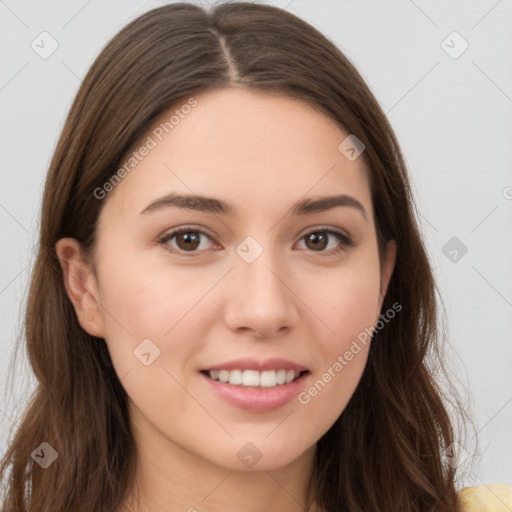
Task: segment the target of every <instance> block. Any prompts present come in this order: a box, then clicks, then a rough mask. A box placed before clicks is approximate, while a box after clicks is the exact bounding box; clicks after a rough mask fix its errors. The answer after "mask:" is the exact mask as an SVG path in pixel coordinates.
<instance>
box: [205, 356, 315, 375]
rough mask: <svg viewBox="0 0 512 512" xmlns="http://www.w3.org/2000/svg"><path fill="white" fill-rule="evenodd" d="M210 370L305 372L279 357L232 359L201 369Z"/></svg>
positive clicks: (302, 367)
mask: <svg viewBox="0 0 512 512" xmlns="http://www.w3.org/2000/svg"><path fill="white" fill-rule="evenodd" d="M212 370H258V371H260V372H261V371H265V370H295V371H296V372H303V371H307V368H306V367H305V366H302V365H300V364H297V363H294V362H293V361H289V360H287V359H281V358H279V357H272V358H269V359H259V360H258V359H250V358H245V359H233V360H231V361H226V362H225V363H220V364H215V365H212V366H209V367H208V368H203V371H212Z"/></svg>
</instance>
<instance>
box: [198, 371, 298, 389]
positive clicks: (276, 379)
mask: <svg viewBox="0 0 512 512" xmlns="http://www.w3.org/2000/svg"><path fill="white" fill-rule="evenodd" d="M208 374H209V376H210V378H212V379H213V380H218V381H220V382H224V383H226V382H229V383H230V384H231V385H233V386H250V387H260V386H261V387H264V388H274V387H276V386H282V385H283V384H289V383H290V382H292V381H294V380H295V379H296V378H298V377H299V375H300V372H296V371H295V370H265V371H263V372H259V371H258V370H231V371H230V370H211V371H209V372H208Z"/></svg>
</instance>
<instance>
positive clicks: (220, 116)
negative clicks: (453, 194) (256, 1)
mask: <svg viewBox="0 0 512 512" xmlns="http://www.w3.org/2000/svg"><path fill="white" fill-rule="evenodd" d="M195 100H196V101H197V104H195V106H194V107H193V108H183V109H181V110H180V107H179V106H178V107H175V108H173V109H172V111H169V112H168V113H166V115H165V116H163V117H162V119H160V120H159V121H158V122H157V123H156V124H155V129H152V131H151V132H149V133H148V134H147V135H146V136H145V137H143V138H142V139H141V146H140V147H142V146H143V145H146V148H147V150H140V151H138V157H136V158H137V163H136V164H135V163H134V162H135V160H134V161H132V164H133V165H132V167H130V166H126V169H130V171H129V172H126V175H125V177H124V178H123V179H122V180H121V181H120V183H118V184H117V185H116V186H115V187H114V188H113V190H111V191H110V192H107V194H106V197H105V198H104V199H98V200H103V201H104V202H105V204H104V205H103V208H102V211H101V215H100V218H99V224H98V230H97V245H96V247H95V253H94V261H95V264H96V274H95V275H94V276H91V277H90V280H89V281H88V287H89V291H90V292H91V293H92V295H93V296H94V297H95V299H96V303H97V305H98V306H97V309H96V310H91V311H89V312H88V316H91V317H92V318H93V320H92V321H91V322H87V321H84V320H82V325H84V327H85V328H86V329H87V330H88V331H89V332H90V333H91V334H94V335H96V336H99V337H102V338H104V339H105V341H106V343H107V345H108V349H109V351H110V354H111V357H112V361H113V365H114V368H115V371H116V373H117V375H118V376H119V378H120V381H121V384H122V385H123V387H124V388H125V390H126V392H127V394H128V396H129V398H130V411H131V417H132V421H133V424H134V426H135V430H136V432H137V436H138V439H139V440H144V441H141V442H143V443H145V446H146V447H147V448H148V450H153V456H154V457H165V455H166V454H170V453H173V452H175V450H176V449H180V450H185V452H187V453H188V454H189V455H192V456H196V457H198V458H200V459H202V460H203V461H207V462H210V463H213V464H215V465H218V466H222V467H224V468H228V469H231V470H246V469H251V468H255V469H256V470H260V469H261V470H270V469H275V468H278V467H284V466H285V465H287V464H289V463H291V462H292V461H294V460H296V459H298V458H299V457H300V456H306V455H308V454H309V455H311V454H312V453H313V451H314V445H315V443H316V442H317V441H318V440H319V438H320V437H321V436H322V435H323V434H325V432H326V431H327V430H328V429H329V428H330V427H331V426H332V424H333V423H334V422H335V420H336V419H337V418H338V417H339V416H340V414H341V413H342V412H343V410H344V408H345V407H346V405H347V403H348V401H349V400H350V398H351V396H352V394H353V393H354V391H355V388H356V386H357V384H358V381H359V379H360V377H361V375H362V372H363V369H364V367H365V364H366V361H367V354H368V348H369V344H368V343H366V344H365V343H362V342H361V341H357V340H358V335H359V336H360V335H361V333H364V332H365V329H366V330H368V329H369V328H371V327H373V326H374V325H375V323H376V322H377V320H378V318H379V315H380V313H381V311H380V308H381V304H382V298H383V297H382V295H381V285H382V287H383V288H382V292H383V293H385V290H386V288H387V284H388V280H389V277H390V273H391V271H392V267H393V264H394V255H393V250H391V255H392V257H391V258H390V261H389V264H387V266H384V267H383V268H382V269H381V268H380V264H379V257H378V252H377V240H376V233H375V224H374V220H373V211H372V203H371V198H370V190H369V185H368V181H367V178H366V174H365V169H364V163H363V159H362V158H355V159H354V156H353V155H352V154H353V153H354V152H351V151H348V152H347V151H345V152H342V151H341V150H340V149H339V146H340V143H342V141H344V140H345V139H346V137H347V136H348V133H344V132H343V131H341V130H340V129H339V128H338V127H337V126H335V123H334V122H332V121H331V120H330V119H329V118H326V117H325V116H324V115H323V114H321V113H319V112H318V111H316V110H314V109H312V108H311V107H310V106H308V105H307V104H305V103H303V102H301V101H299V100H296V99H290V98H285V97H276V96H269V95H257V94H255V93H252V92H248V91H246V90H243V89H223V90H216V91H209V92H207V93H205V94H201V95H198V96H196V97H195ZM183 104H186V100H184V102H183ZM176 108H177V109H178V110H179V111H180V113H181V115H180V116H178V117H179V121H178V122H176V119H177V118H175V119H174V124H173V125H172V126H173V127H172V129H170V128H169V126H171V125H170V124H168V125H167V131H168V133H166V130H165V129H163V128H162V125H160V122H162V123H165V122H166V121H169V118H170V117H171V115H172V114H173V113H174V111H175V110H176ZM148 137H149V138H148ZM150 139H151V140H150ZM348 142H349V141H345V142H344V145H342V148H345V149H346V145H347V144H348ZM136 149H137V148H136ZM356 149H357V148H356ZM354 154H355V155H357V153H354ZM347 155H348V156H350V157H351V158H347ZM106 188H107V189H108V185H107V187H106ZM177 196H188V197H189V199H187V200H185V199H179V200H178V199H176V197H177ZM199 196H204V197H208V198H212V199H213V200H214V202H211V203H210V202H208V203H201V201H199ZM337 196H344V198H341V199H340V200H338V201H336V202H335V201H333V202H332V203H331V204H329V203H328V202H325V203H321V204H320V205H319V206H316V207H315V206H314V202H315V201H317V200H318V199H320V198H323V199H325V198H334V197H337ZM172 197H174V199H171V198H172ZM297 204H301V205H302V206H301V207H300V208H295V205H297ZM308 204H309V205H310V206H309V207H308ZM205 205H206V207H205ZM329 206H330V207H329ZM177 229H180V230H181V229H183V230H184V233H182V234H181V235H180V234H173V231H174V230H177ZM336 233H340V235H339V236H338V235H337V234H336ZM381 270H382V273H381ZM366 332H367V331H366ZM359 340H361V336H360V337H359ZM354 341H356V345H354ZM356 347H358V349H357V348H356ZM350 354H351V355H352V356H351V357H350ZM215 379H220V380H215ZM291 379H296V380H294V381H292V382H289V383H287V382H288V381H289V380H291ZM226 380H227V382H221V381H226ZM283 380H284V384H283ZM149 447H151V448H149Z"/></svg>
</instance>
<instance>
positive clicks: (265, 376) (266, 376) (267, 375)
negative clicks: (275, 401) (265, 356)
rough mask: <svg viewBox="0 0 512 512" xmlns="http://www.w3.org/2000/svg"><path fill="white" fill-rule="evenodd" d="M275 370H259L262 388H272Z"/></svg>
mask: <svg viewBox="0 0 512 512" xmlns="http://www.w3.org/2000/svg"><path fill="white" fill-rule="evenodd" d="M293 373H295V372H293ZM276 380H277V379H276V372H275V371H273V370H270V371H267V372H261V376H260V386H263V387H264V388H273V387H275V385H276Z"/></svg>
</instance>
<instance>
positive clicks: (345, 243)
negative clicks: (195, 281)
mask: <svg viewBox="0 0 512 512" xmlns="http://www.w3.org/2000/svg"><path fill="white" fill-rule="evenodd" d="M182 233H200V234H202V235H205V236H206V237H207V238H209V239H210V240H212V238H211V237H210V236H209V235H208V234H207V233H205V232H204V231H202V230H201V229H198V228H197V227H195V226H184V227H181V228H178V229H175V230H173V231H171V232H170V233H166V234H164V235H162V236H161V237H160V238H159V239H158V242H159V244H160V245H162V246H163V248H164V249H165V250H166V251H169V252H171V253H173V254H187V257H189V256H190V257H194V256H198V255H200V251H197V250H195V251H184V250H181V249H176V248H174V247H173V248H170V246H169V244H168V242H169V241H170V240H172V239H173V238H174V237H176V236H178V235H180V234H182ZM312 233H329V234H331V235H334V236H336V237H337V238H338V240H339V241H340V242H341V245H340V246H339V247H338V248H336V249H331V250H330V251H318V254H320V255H323V256H327V255H333V254H338V253H340V252H341V251H344V250H346V248H347V247H353V246H354V245H355V244H354V241H353V240H352V239H351V238H350V237H349V236H348V235H346V234H345V233H343V232H342V231H338V230H337V229H334V228H331V227H328V226H320V227H318V228H315V229H313V230H311V231H309V232H307V233H305V234H304V235H302V236H301V238H300V240H303V239H304V238H306V237H307V236H308V235H311V234H312ZM212 241H213V240H212ZM309 252H312V253H315V251H309Z"/></svg>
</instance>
